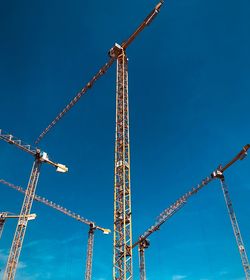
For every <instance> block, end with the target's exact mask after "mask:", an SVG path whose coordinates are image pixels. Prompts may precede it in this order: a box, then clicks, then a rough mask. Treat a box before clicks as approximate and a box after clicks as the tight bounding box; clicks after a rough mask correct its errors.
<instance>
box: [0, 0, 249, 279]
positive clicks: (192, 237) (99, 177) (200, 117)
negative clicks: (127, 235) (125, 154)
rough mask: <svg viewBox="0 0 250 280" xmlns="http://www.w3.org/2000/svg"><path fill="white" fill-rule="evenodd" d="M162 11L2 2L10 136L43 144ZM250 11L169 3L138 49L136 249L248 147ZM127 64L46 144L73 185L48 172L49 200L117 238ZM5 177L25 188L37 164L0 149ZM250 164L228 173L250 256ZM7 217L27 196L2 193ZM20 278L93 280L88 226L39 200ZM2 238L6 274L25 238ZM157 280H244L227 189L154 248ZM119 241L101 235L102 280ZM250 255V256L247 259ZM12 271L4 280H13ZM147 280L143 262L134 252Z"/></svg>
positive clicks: (169, 229) (8, 229) (207, 196)
mask: <svg viewBox="0 0 250 280" xmlns="http://www.w3.org/2000/svg"><path fill="white" fill-rule="evenodd" d="M156 4H157V1H153V0H150V1H143V0H138V1H132V0H128V1H114V0H108V1H80V0H74V1H65V0H50V1H41V0H37V1H31V0H26V1H18V0H13V1H1V9H0V34H1V38H0V86H1V101H0V120H1V128H2V129H3V130H5V131H7V132H10V133H12V134H13V135H15V136H17V137H20V138H21V139H22V140H24V141H26V142H27V143H34V141H35V139H36V138H37V137H38V135H39V134H40V132H41V131H42V130H43V129H44V128H45V127H46V126H47V125H48V124H49V122H50V121H51V120H52V119H53V118H54V117H55V116H56V114H57V113H58V112H59V111H60V110H61V109H62V108H63V107H64V106H65V105H66V104H67V103H68V102H69V100H71V98H72V97H74V96H75V94H76V93H77V92H78V91H79V90H80V89H81V88H82V87H83V86H84V85H85V84H86V83H87V82H88V80H89V79H90V78H91V77H92V75H93V74H95V73H96V71H98V70H99V68H100V67H101V66H102V65H103V64H104V63H105V62H106V61H107V60H108V56H107V53H108V50H109V49H110V48H111V47H112V46H113V44H114V43H115V42H118V43H121V42H122V41H123V40H125V39H126V38H127V37H128V36H129V35H130V34H131V33H132V32H133V31H134V30H135V28H136V27H137V26H138V25H139V24H140V23H141V21H142V20H143V19H144V18H145V17H146V15H147V14H148V13H149V12H150V11H151V9H152V8H153V7H154V6H155V5H156ZM249 14H250V3H249V1H247V0H241V1H226V0H210V1H201V0H189V1H183V0H179V1H172V0H170V1H167V2H165V4H164V7H163V8H162V10H161V12H160V14H159V16H158V17H157V18H156V19H155V21H154V22H153V23H152V24H151V25H150V27H149V28H147V29H145V30H144V31H143V33H142V34H140V36H139V37H138V38H137V39H136V41H135V42H134V43H133V44H132V45H131V46H130V47H129V49H128V50H127V54H128V57H129V98H130V136H131V138H130V140H131V189H132V215H133V239H134V241H135V240H136V238H137V237H138V236H139V235H140V234H141V233H143V232H144V231H145V230H146V229H147V228H148V227H149V226H151V225H152V224H153V223H154V221H155V218H156V217H157V216H158V214H159V213H160V212H161V211H162V210H164V208H166V207H168V206H169V205H170V204H171V203H173V202H174V201H175V200H176V199H178V198H179V197H180V196H182V194H184V193H185V192H186V191H188V190H189V189H190V188H191V187H193V186H195V185H197V184H198V183H199V182H200V181H201V179H203V178H204V177H206V176H207V175H209V174H210V173H211V172H212V171H213V170H214V169H215V168H216V167H217V166H218V165H219V164H220V163H222V164H223V163H226V162H227V161H229V160H230V159H231V158H232V157H234V156H235V155H236V154H237V153H238V152H239V151H240V150H241V148H242V147H243V146H244V145H245V144H247V143H249V142H250V130H249V105H250V94H249V93H250V83H249V77H250V54H249V49H250V36H249V32H250V20H249ZM115 74H116V71H115V65H113V67H112V68H111V69H110V70H109V71H108V73H107V74H106V75H105V76H103V77H102V78H101V79H100V80H99V81H98V82H97V83H96V85H95V86H94V87H93V88H92V89H91V90H90V91H89V92H88V94H86V95H85V96H84V97H83V98H82V99H81V100H80V102H79V103H78V104H77V105H76V106H75V107H74V108H73V109H72V110H71V111H70V112H69V113H68V114H67V115H66V116H65V117H64V118H63V119H62V120H61V121H60V122H59V123H58V125H57V126H56V127H54V129H53V130H52V131H51V132H50V133H49V134H48V135H47V136H46V137H45V138H44V139H43V141H42V142H41V148H42V149H43V150H45V151H46V152H48V153H49V155H50V157H51V159H53V160H54V161H57V162H60V163H65V164H66V165H68V167H69V170H70V171H69V173H68V174H57V173H56V172H55V171H54V169H53V168H52V167H51V166H46V165H44V166H43V167H42V172H41V175H40V179H39V183H38V187H37V194H39V195H42V196H45V197H47V198H48V199H49V200H53V201H55V202H57V203H60V204H61V205H63V206H65V207H67V208H68V209H70V210H73V211H75V212H77V213H79V214H81V215H82V216H84V217H86V218H88V219H91V220H94V221H95V222H96V223H97V224H99V225H100V226H103V227H108V228H110V229H113V188H114V187H113V172H114V139H115ZM0 153H1V159H0V178H3V179H5V180H7V181H9V182H11V183H13V184H16V185H21V186H23V187H26V185H27V182H28V178H29V174H30V170H31V166H32V161H33V159H32V157H31V156H30V155H28V154H25V153H24V152H22V151H21V150H18V149H16V148H15V147H13V146H9V145H7V144H6V143H5V142H0ZM249 170H250V159H248V158H246V160H244V161H242V162H238V163H237V164H235V165H234V166H233V167H232V168H230V170H228V171H227V172H226V174H225V175H226V178H227V182H228V185H229V188H230V194H231V197H232V201H233V204H234V208H235V212H236V215H237V218H238V222H239V225H240V228H241V233H242V236H243V239H244V243H245V247H246V249H247V250H248V252H250V224H249V215H250V204H249V199H250V173H249ZM0 187H1V188H0V191H1V192H0V205H1V210H0V211H10V212H13V213H18V212H19V211H20V208H21V204H22V199H23V196H22V195H21V194H19V193H17V192H15V191H14V190H11V189H8V188H7V187H5V186H3V185H2V186H0ZM32 212H34V213H36V214H37V219H36V220H35V221H31V222H30V223H29V226H28V229H27V233H26V236H25V241H24V246H23V250H22V253H21V256H20V265H19V270H18V273H17V277H16V279H17V280H29V279H32V280H33V279H34V280H45V279H53V280H57V279H58V280H59V279H72V280H76V279H83V274H84V271H85V256H86V245H87V244H86V242H87V232H88V227H87V226H85V225H83V224H80V223H79V222H77V221H75V220H73V219H71V218H69V217H66V216H64V215H62V214H61V213H57V212H56V211H55V210H53V209H50V208H48V207H46V206H44V205H41V204H39V203H37V202H34V205H33V208H32ZM15 226H16V221H14V220H12V221H10V220H9V221H8V222H7V223H6V226H5V230H4V233H3V236H2V239H1V240H0V269H1V270H2V271H3V270H4V267H5V262H6V256H7V254H8V250H9V248H10V245H11V241H12V238H13V234H14V231H15ZM150 241H151V246H150V248H149V249H148V250H147V252H146V264H147V277H148V280H205V279H209V280H218V279H219V280H243V279H244V273H243V269H242V266H241V261H240V256H239V253H238V250H237V246H236V243H235V239H234V236H233V231H232V227H231V225H230V220H229V216H228V214H227V210H226V206H225V203H224V200H223V194H222V191H221V189H220V184H219V182H217V181H215V182H213V183H211V184H210V185H208V186H207V187H205V188H204V189H203V190H202V191H201V192H199V193H198V194H197V195H196V196H194V197H192V198H191V199H190V200H189V202H188V203H187V204H186V205H185V207H184V208H183V209H182V210H180V212H178V213H177V214H176V215H175V216H174V217H172V218H171V219H170V220H169V221H167V222H166V223H165V224H164V225H163V226H162V228H161V230H160V231H158V232H156V233H154V235H152V236H151V238H150ZM112 244H113V237H112V235H110V236H105V235H102V234H101V233H100V232H96V235H95V248H94V263H93V280H109V279H111V277H112ZM249 254H250V253H249ZM2 271H1V272H0V276H1V275H2V274H1V273H2ZM134 273H135V277H134V278H135V279H138V254H137V250H135V251H134Z"/></svg>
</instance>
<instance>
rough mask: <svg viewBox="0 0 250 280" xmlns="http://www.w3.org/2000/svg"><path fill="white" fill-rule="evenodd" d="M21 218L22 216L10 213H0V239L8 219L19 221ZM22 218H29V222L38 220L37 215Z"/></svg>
mask: <svg viewBox="0 0 250 280" xmlns="http://www.w3.org/2000/svg"><path fill="white" fill-rule="evenodd" d="M20 217H21V216H20V215H14V214H11V213H9V212H2V213H0V239H1V237H2V234H3V228H4V224H5V220H6V219H19V218H20ZM22 218H27V219H28V221H31V220H34V219H35V218H36V214H29V215H26V216H23V217H22Z"/></svg>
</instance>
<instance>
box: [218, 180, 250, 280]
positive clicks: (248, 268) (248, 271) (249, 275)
mask: <svg viewBox="0 0 250 280" xmlns="http://www.w3.org/2000/svg"><path fill="white" fill-rule="evenodd" d="M220 182H221V187H222V191H223V195H224V198H225V202H226V205H227V210H228V214H229V217H230V221H231V224H232V227H233V232H234V236H235V240H236V243H237V246H238V249H239V253H240V257H241V262H242V266H243V269H244V272H245V276H246V280H250V265H249V261H248V258H247V252H246V249H245V246H244V243H243V239H242V237H241V233H240V228H239V225H238V222H237V219H236V215H235V212H234V209H233V204H232V200H231V198H230V196H229V191H228V186H227V184H226V182H225V177H224V176H223V175H222V176H221V178H220Z"/></svg>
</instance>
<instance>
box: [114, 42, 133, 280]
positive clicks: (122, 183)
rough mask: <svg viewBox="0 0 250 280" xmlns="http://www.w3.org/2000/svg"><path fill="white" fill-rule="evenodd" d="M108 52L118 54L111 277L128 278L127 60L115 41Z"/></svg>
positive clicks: (128, 156) (129, 201)
mask: <svg viewBox="0 0 250 280" xmlns="http://www.w3.org/2000/svg"><path fill="white" fill-rule="evenodd" d="M110 55H111V56H112V55H115V56H116V57H117V76H116V77H117V78H116V79H117V80H116V141H115V186H114V255H113V279H116V280H118V279H119V280H121V279H128V280H129V279H132V223H131V193H130V151H129V109H128V59H127V56H126V53H125V50H124V49H123V48H122V47H121V46H119V45H118V44H116V45H115V46H114V48H113V49H112V50H111V51H110Z"/></svg>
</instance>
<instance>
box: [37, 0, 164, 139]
mask: <svg viewBox="0 0 250 280" xmlns="http://www.w3.org/2000/svg"><path fill="white" fill-rule="evenodd" d="M163 2H164V0H160V2H159V3H158V4H157V5H156V6H155V8H154V9H153V10H152V11H151V13H150V14H149V15H148V16H147V17H146V18H145V20H144V21H143V23H142V24H141V25H140V26H139V27H138V28H137V29H136V31H135V32H134V33H133V34H132V35H131V36H130V37H129V39H128V40H126V41H124V42H123V43H122V44H121V48H122V49H123V50H125V49H126V48H127V47H128V46H129V45H130V44H131V43H132V42H133V40H134V39H135V37H137V35H138V34H139V33H140V32H141V31H142V30H143V29H144V28H145V27H146V26H148V25H149V24H150V23H151V22H152V20H153V19H154V18H155V17H156V15H157V14H158V13H159V11H160V8H161V6H162V4H163ZM117 46H119V45H117ZM115 47H116V46H115ZM118 49H120V47H118ZM115 50H116V49H115ZM116 58H117V57H116V55H112V56H110V58H109V60H108V62H106V63H105V64H104V65H103V66H102V67H101V68H100V69H99V71H98V72H96V74H95V75H94V76H93V77H92V78H91V79H90V80H89V82H88V83H87V84H86V85H85V86H84V87H83V88H82V89H81V90H80V91H79V92H78V93H77V94H76V96H75V97H74V98H73V99H72V100H71V101H70V102H69V103H68V104H67V106H65V107H64V108H63V110H62V111H61V112H60V113H59V114H58V115H57V116H56V117H55V118H54V119H53V120H52V122H51V123H50V124H49V125H48V126H47V127H46V128H45V129H44V130H43V131H42V132H41V134H40V135H39V136H38V138H37V139H36V141H35V144H38V143H39V142H40V141H41V140H42V139H43V138H44V136H45V135H46V134H47V133H48V132H49V131H50V130H51V129H52V128H53V127H54V126H55V125H56V123H57V122H58V121H59V120H61V118H62V117H63V116H64V115H65V114H66V113H67V112H68V111H69V110H70V109H71V108H72V107H73V106H74V105H75V104H76V103H77V102H78V101H79V100H80V98H81V97H82V96H83V95H84V94H85V93H86V92H87V91H88V90H89V89H91V88H92V86H93V85H94V83H95V82H96V81H97V80H98V79H99V78H101V76H103V75H104V74H105V73H106V72H107V70H108V69H109V68H110V67H111V66H112V64H113V63H114V62H115V60H116Z"/></svg>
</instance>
